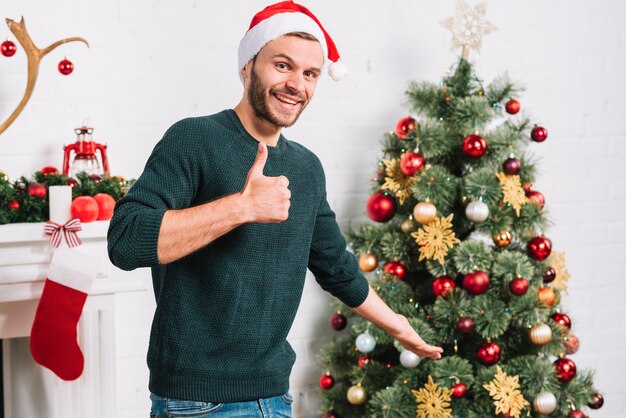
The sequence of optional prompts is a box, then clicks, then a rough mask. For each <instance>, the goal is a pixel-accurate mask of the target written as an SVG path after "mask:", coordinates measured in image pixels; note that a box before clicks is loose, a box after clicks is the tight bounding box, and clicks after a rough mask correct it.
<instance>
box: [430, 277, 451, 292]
mask: <svg viewBox="0 0 626 418" xmlns="http://www.w3.org/2000/svg"><path fill="white" fill-rule="evenodd" d="M454 287H455V285H454V280H452V279H451V278H450V277H448V276H439V277H437V278H436V279H435V280H433V294H434V295H435V297H440V296H444V295H445V294H447V293H449V292H451V291H452V289H454Z"/></svg>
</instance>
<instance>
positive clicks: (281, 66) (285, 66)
mask: <svg viewBox="0 0 626 418" xmlns="http://www.w3.org/2000/svg"><path fill="white" fill-rule="evenodd" d="M276 67H278V68H280V69H281V70H288V69H289V66H288V65H287V64H285V63H284V62H279V63H278V64H276Z"/></svg>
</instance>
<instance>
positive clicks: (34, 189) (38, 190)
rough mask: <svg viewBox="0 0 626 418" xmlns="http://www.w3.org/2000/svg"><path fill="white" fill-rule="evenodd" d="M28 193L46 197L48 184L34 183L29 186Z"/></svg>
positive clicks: (41, 197) (33, 195)
mask: <svg viewBox="0 0 626 418" xmlns="http://www.w3.org/2000/svg"><path fill="white" fill-rule="evenodd" d="M28 194H29V195H30V196H31V197H38V198H39V199H43V198H45V197H46V194H47V190H46V186H44V185H43V184H41V183H33V184H31V185H30V186H28Z"/></svg>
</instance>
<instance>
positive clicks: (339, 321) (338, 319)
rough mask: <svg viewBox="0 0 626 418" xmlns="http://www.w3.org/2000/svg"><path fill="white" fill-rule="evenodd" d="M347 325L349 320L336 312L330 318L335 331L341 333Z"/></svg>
mask: <svg viewBox="0 0 626 418" xmlns="http://www.w3.org/2000/svg"><path fill="white" fill-rule="evenodd" d="M346 325H348V319H347V318H346V317H345V316H343V315H342V314H340V313H339V312H335V313H334V314H332V315H331V316H330V326H331V327H332V328H333V329H334V330H335V331H341V330H343V329H345V328H346Z"/></svg>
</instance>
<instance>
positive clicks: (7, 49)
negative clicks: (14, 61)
mask: <svg viewBox="0 0 626 418" xmlns="http://www.w3.org/2000/svg"><path fill="white" fill-rule="evenodd" d="M16 51H17V47H16V46H15V43H14V42H13V41H10V40H8V39H7V40H6V41H4V42H2V43H1V44H0V52H1V53H2V55H4V56H5V57H7V58H9V57H12V56H13V55H15V52H16Z"/></svg>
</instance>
